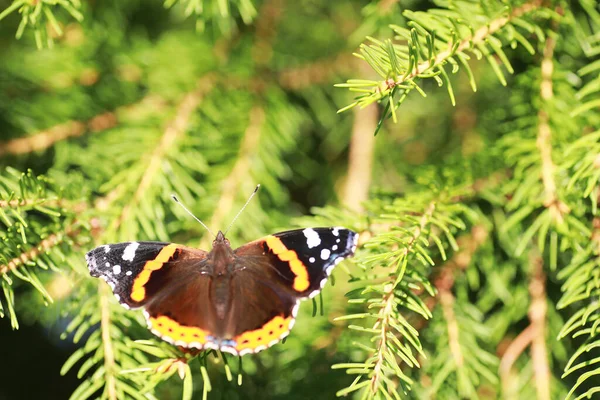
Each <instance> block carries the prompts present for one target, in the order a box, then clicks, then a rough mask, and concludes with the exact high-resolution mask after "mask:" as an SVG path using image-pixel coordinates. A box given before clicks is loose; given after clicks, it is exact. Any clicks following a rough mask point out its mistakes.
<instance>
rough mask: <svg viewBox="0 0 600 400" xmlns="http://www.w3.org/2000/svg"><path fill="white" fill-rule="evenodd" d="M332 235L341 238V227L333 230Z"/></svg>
mask: <svg viewBox="0 0 600 400" xmlns="http://www.w3.org/2000/svg"><path fill="white" fill-rule="evenodd" d="M331 233H333V236H339V235H340V228H339V227H335V228H332V229H331Z"/></svg>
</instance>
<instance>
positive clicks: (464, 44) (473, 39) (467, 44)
mask: <svg viewBox="0 0 600 400" xmlns="http://www.w3.org/2000/svg"><path fill="white" fill-rule="evenodd" d="M541 5H542V0H532V1H530V2H529V3H525V4H523V5H522V6H521V7H517V8H515V9H513V10H512V12H511V13H510V14H509V15H508V16H506V17H499V18H497V19H495V20H493V21H490V22H489V23H488V24H487V25H485V26H482V27H481V28H479V29H477V30H476V31H475V33H474V34H473V35H472V36H469V37H467V38H466V39H463V40H462V41H461V42H460V43H459V45H458V47H457V48H456V50H455V51H454V52H453V51H452V44H450V45H449V49H448V50H445V51H442V52H441V53H439V54H438V55H437V56H436V57H435V58H434V59H433V60H428V61H424V62H422V63H420V64H418V65H417V66H416V67H415V69H414V70H413V71H411V72H410V73H409V74H407V75H406V76H404V77H401V78H400V79H398V80H397V81H393V80H392V81H391V83H390V80H386V81H383V82H381V83H380V84H379V88H378V90H379V91H385V90H391V88H392V87H393V86H395V85H400V84H402V83H404V82H406V81H408V80H411V79H413V78H415V77H416V76H418V75H419V74H421V73H423V72H425V71H427V70H428V69H430V68H432V67H434V66H436V65H440V64H442V63H443V62H444V61H446V60H447V59H448V58H450V57H452V56H453V55H454V54H455V53H459V52H461V51H464V50H467V49H470V48H474V47H476V45H478V44H480V43H484V42H485V41H486V39H487V38H488V37H489V36H490V35H492V34H494V33H496V32H497V31H499V30H500V29H502V28H503V27H504V26H505V25H506V24H507V23H508V22H509V21H510V20H511V19H514V18H519V17H521V16H522V15H524V14H527V13H529V12H531V11H533V10H535V9H537V8H538V7H540V6H541Z"/></svg>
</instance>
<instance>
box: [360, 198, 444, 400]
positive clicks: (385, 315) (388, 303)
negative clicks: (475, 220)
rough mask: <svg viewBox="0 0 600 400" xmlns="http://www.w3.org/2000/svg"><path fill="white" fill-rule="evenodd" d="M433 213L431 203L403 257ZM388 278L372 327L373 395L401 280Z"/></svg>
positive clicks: (377, 383)
mask: <svg viewBox="0 0 600 400" xmlns="http://www.w3.org/2000/svg"><path fill="white" fill-rule="evenodd" d="M434 211H435V203H434V202H431V203H430V204H429V206H428V207H427V209H426V210H425V212H424V213H423V215H422V216H421V219H420V220H419V226H417V228H416V229H415V231H414V232H413V235H412V237H411V239H410V241H409V242H408V244H407V245H406V247H405V248H404V251H403V252H402V253H403V256H404V257H407V256H408V255H409V254H410V252H411V250H412V248H413V246H414V245H415V243H416V241H417V240H418V239H419V237H420V236H421V234H422V233H423V231H424V230H425V227H426V226H427V224H428V222H429V220H430V219H431V216H432V215H433V212H434ZM396 264H398V263H396ZM394 272H398V271H394ZM390 278H391V280H392V281H393V282H394V283H390V284H387V285H386V286H385V289H384V292H385V294H384V296H383V302H384V306H383V307H382V308H381V309H380V310H379V313H378V316H377V322H375V325H374V326H373V329H378V328H379V329H380V331H381V334H380V339H379V344H378V346H377V361H376V363H375V366H374V367H373V376H372V377H371V392H372V393H373V394H375V393H377V388H378V387H379V381H380V380H381V379H382V377H381V376H382V375H383V374H384V371H383V368H384V365H383V364H384V361H385V352H386V350H387V327H388V326H389V320H390V316H391V314H392V312H394V311H395V307H394V304H395V301H394V299H395V296H394V289H395V284H396V283H398V282H400V281H401V279H402V277H401V276H393V274H392V275H391V277H390Z"/></svg>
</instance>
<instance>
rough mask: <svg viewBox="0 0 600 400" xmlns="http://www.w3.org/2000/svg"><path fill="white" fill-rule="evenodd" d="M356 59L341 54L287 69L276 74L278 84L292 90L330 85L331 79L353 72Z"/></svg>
mask: <svg viewBox="0 0 600 400" xmlns="http://www.w3.org/2000/svg"><path fill="white" fill-rule="evenodd" d="M356 66H357V59H356V58H355V57H352V56H350V55H348V54H347V53H342V54H339V55H338V56H336V57H335V58H333V59H329V60H320V61H317V62H314V63H312V64H308V65H305V66H302V67H298V68H292V69H288V70H285V71H282V72H279V74H278V81H279V84H280V85H281V86H282V87H284V88H286V89H292V90H299V89H303V88H306V87H308V86H312V85H319V84H323V83H330V82H331V77H332V76H335V75H339V74H345V73H350V72H352V71H354V70H355V68H356Z"/></svg>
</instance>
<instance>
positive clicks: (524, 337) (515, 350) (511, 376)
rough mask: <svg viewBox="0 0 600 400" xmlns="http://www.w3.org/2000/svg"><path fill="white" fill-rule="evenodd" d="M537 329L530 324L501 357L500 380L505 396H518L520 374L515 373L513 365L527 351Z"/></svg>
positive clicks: (508, 397)
mask: <svg viewBox="0 0 600 400" xmlns="http://www.w3.org/2000/svg"><path fill="white" fill-rule="evenodd" d="M534 335H535V331H534V327H533V325H531V324H529V325H527V327H526V328H525V329H523V330H522V331H521V332H520V333H519V334H518V335H517V337H516V338H514V339H513V340H512V341H511V342H510V344H509V345H508V346H507V347H506V349H505V351H504V354H503V355H502V358H501V359H500V368H499V372H500V381H501V383H502V393H503V394H504V398H507V399H510V398H513V397H516V396H518V390H519V385H518V384H517V383H518V375H517V374H515V373H514V371H513V366H514V364H515V362H516V361H517V360H518V359H519V357H520V356H521V355H522V354H523V353H524V352H525V350H526V349H527V347H529V346H530V345H531V343H532V341H533V339H534Z"/></svg>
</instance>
